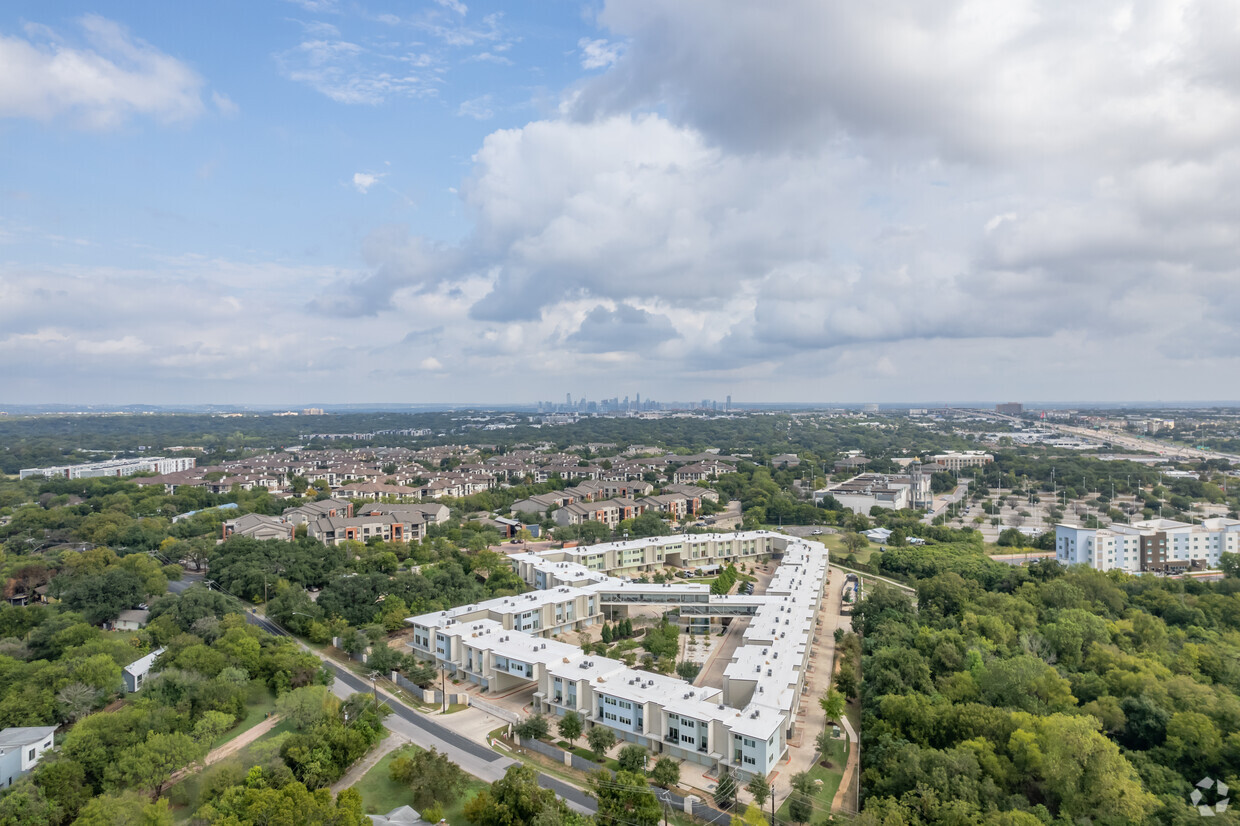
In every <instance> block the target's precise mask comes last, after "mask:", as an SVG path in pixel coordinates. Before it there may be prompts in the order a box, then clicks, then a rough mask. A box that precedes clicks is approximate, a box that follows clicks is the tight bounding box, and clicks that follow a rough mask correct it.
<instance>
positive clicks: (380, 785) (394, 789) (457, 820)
mask: <svg viewBox="0 0 1240 826" xmlns="http://www.w3.org/2000/svg"><path fill="white" fill-rule="evenodd" d="M418 751H421V749H419V748H418V747H417V746H402V747H401V748H399V749H396V750H395V751H393V752H390V753H388V754H386V755H384V756H383V759H382V760H380V761H379V762H378V763H376V764H375V765H374V767H373V768H372V769H371V770H370V771H368V772H366V774H365V775H364V776H363V777H362V779H361V780H359V781H358V782H357V783H356V784H354V786H353V788H355V789H357V791H358V793H359V794H361V796H362V810H363V811H364V812H366V813H368V814H385V813H387V812H390V811H392V810H393V809H395V808H396V807H397V806H406V805H408V806H413V796H412V794H410V792H409V787H407V786H405V785H403V784H401V783H396V782H394V781H393V780H392V778H390V777H388V771H390V769H391V765H392V761H393V760H395V759H396V758H397V757H400V756H402V755H403V756H410V755H412V754H415V753H416V752H418ZM486 788H490V784H489V783H484V782H483V781H481V780H478V779H477V778H471V780H470V783H469V785H467V786H466V787H465V788H464V789H463V790H462V791H461V792H460V793H459V794H458V795H457V796H456V799H455V800H453V801H452V802H451V803H449V804H448V805H447V806H445V807H444V817H445V818H446V819H447V821H448V823H449V824H451V826H469V821H467V820H466V819H465V815H464V811H465V804H466V803H468V802H469V801H470V800H472V799H473V798H474V796H475V795H477V794H478V792H480V791H481V790H483V789H486ZM415 808H416V807H415Z"/></svg>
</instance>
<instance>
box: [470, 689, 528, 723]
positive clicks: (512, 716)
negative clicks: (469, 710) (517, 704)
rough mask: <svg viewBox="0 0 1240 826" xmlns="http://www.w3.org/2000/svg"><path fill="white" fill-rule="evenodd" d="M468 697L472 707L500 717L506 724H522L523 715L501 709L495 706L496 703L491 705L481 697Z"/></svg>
mask: <svg viewBox="0 0 1240 826" xmlns="http://www.w3.org/2000/svg"><path fill="white" fill-rule="evenodd" d="M466 696H467V697H468V698H469V704H470V705H471V706H473V707H474V708H477V709H481V710H482V711H485V712H486V713H487V714H490V715H491V716H492V717H498V718H499V719H501V720H503V721H504V722H505V723H513V724H514V725H515V724H516V723H519V722H521V715H520V714H517V713H516V712H515V711H512V710H511V709H507V708H501V707H500V706H497V705H495V703H489V702H487V701H486V700H484V699H482V698H481V697H475V696H473V695H472V694H467V695H466Z"/></svg>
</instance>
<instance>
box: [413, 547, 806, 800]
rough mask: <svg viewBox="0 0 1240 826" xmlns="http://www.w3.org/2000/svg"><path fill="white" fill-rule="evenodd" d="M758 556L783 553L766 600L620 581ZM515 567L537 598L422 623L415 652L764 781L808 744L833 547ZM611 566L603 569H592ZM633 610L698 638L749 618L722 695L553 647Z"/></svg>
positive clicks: (556, 557)
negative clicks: (669, 565) (802, 731)
mask: <svg viewBox="0 0 1240 826" xmlns="http://www.w3.org/2000/svg"><path fill="white" fill-rule="evenodd" d="M757 550H760V551H762V552H764V553H776V554H782V563H781V565H780V567H779V568H778V569H777V571H776V573H775V575H774V577H773V578H772V580H771V582H770V584H769V586H768V588H767V592H766V593H765V594H763V595H760V596H714V595H712V594H710V591H709V588H708V587H707V586H705V585H695V584H671V583H665V584H645V583H638V582H631V581H626V580H623V579H618V578H616V577H615V576H612V574H617V573H622V572H624V571H626V570H629V569H630V568H632V567H633V564H634V563H635V562H636V560H639V559H640V560H646V559H657V560H658V561H660V562H666V561H668V560H671V559H677V560H679V559H681V558H683V557H684V556H685V554H686V553H689V554H693V553H696V552H706V553H707V554H708V555H707V556H701V557H696V558H699V559H721V560H722V559H728V558H730V557H731V556H744V555H747V554H748V553H750V552H753V551H757ZM599 554H601V557H599ZM596 557H598V558H597V559H596ZM690 558H694V557H690ZM513 559H514V562H515V563H516V565H517V570H518V573H519V574H520V575H521V577H522V578H523V579H524V580H525V581H526V582H528V583H529V584H530V585H532V586H534V587H535V588H538V589H539V590H537V591H534V592H532V593H528V594H522V595H519V596H516V597H503V598H497V599H492V600H488V601H486V602H484V603H480V604H476V605H464V606H460V607H458V608H453V609H451V610H448V611H439V612H434V613H431V614H425V615H422V616H418V617H410V618H409V619H408V620H406V622H407V623H409V624H410V625H411V626H412V628H413V641H412V642H411V643H410V644H409V645H410V648H411V650H412V651H413V653H414V654H415V655H417V656H419V657H422V658H425V659H430V660H433V661H435V662H436V663H437V664H439V665H440V666H443V667H444V668H446V669H448V670H449V671H451V672H452V673H454V674H456V675H457V676H458V677H460V678H462V679H467V680H469V681H471V682H474V683H476V684H478V685H480V686H482V687H483V688H484V689H486V690H488V691H495V692H503V691H508V690H510V689H513V688H518V687H520V686H524V685H532V686H533V687H534V694H533V704H534V708H535V710H538V711H550V712H552V713H554V714H557V715H562V714H565V713H567V712H568V711H570V710H575V711H578V712H580V713H581V714H582V715H583V717H584V718H585V719H586V721H587V724H588V725H591V726H596V725H603V726H607V727H609V728H611V729H612V730H613V731H615V733H616V734H617V736H618V737H620V738H622V739H624V740H627V741H630V742H634V743H638V744H639V745H642V746H644V747H646V748H648V749H650V750H651V751H652V752H653V753H655V754H658V755H665V754H666V755H670V756H672V757H675V758H678V759H683V760H689V761H693V762H696V763H700V764H703V765H706V766H711V767H713V768H715V769H717V770H718V769H725V768H726V769H730V770H732V771H735V772H737V773H738V774H739V775H740V776H741V777H742V778H744V777H749V776H754V775H758V776H763V777H765V776H766V775H768V774H769V773H770V772H771V771H772V770H773V769H774V768H775V766H776V763H777V762H778V760H779V759H780V757H782V756H783V754H784V753H785V752H786V750H787V743H788V738H789V737H792V736H795V734H796V726H797V722H796V719H797V712H798V710H799V708H800V703H801V699H802V694H803V690H804V686H805V670H806V665H807V664H808V662H809V657H810V653H811V649H812V644H813V638H814V629H815V623H816V620H817V612H818V609H819V607H820V604H821V599H822V594H823V589H824V586H825V584H826V576H827V552H826V549H825V548H823V547H822V546H821V545H819V544H817V543H807V542H804V541H802V540H798V539H795V538H791V537H787V536H783V535H781V534H774V533H770V532H766V531H753V532H747V533H738V534H727V535H723V534H720V535H715V536H714V537H710V538H708V537H707V536H706V535H702V536H697V535H695V536H679V537H651V538H649V539H640V540H633V541H632V542H625V543H612V544H611V545H609V546H594V547H593V548H586V549H577V548H570V549H559V550H554V551H546V552H539V553H527V554H520V555H517V556H515V557H513ZM579 560H585V561H586V563H587V564H583V563H582V562H581V561H579ZM599 560H601V564H602V565H605V566H606V568H605V569H604V568H603V567H594V565H595V564H596V563H598V562H599ZM634 606H660V607H663V606H666V607H669V608H670V607H677V608H679V610H680V614H681V616H682V618H684V619H685V620H686V621H687V622H689V623H690V624H691V627H693V624H695V623H696V624H698V625H699V627H702V626H706V627H708V626H709V623H710V622H711V620H712V618H720V617H738V616H744V617H748V618H749V620H750V622H749V626H748V627H747V629H746V630H745V632H744V634H743V644H742V645H741V646H740V647H738V648H737V650H736V652H735V653H734V655H733V657H732V661H731V662H730V663H729V664H728V665H727V667H726V669H725V672H724V682H723V687H722V688H714V687H703V686H694V685H692V684H691V683H688V682H686V681H684V680H680V679H677V678H674V677H668V676H664V675H661V674H654V673H651V672H648V671H640V670H636V669H633V668H630V667H628V666H626V665H625V664H624V663H622V662H620V661H618V660H612V659H609V658H606V657H598V656H593V655H586V654H583V653H582V652H581V650H580V649H579V648H578V647H577V646H574V645H570V644H568V643H565V642H562V641H559V640H555V639H548V638H547V637H549V636H551V635H555V634H562V633H563V632H565V631H569V630H575V629H579V628H583V627H586V626H588V625H591V624H593V623H595V622H598V621H600V620H601V619H602V617H603V616H604V613H605V612H608V613H611V614H613V615H617V614H619V615H622V614H624V613H627V612H628V611H629V610H630V609H631V608H632V607H634Z"/></svg>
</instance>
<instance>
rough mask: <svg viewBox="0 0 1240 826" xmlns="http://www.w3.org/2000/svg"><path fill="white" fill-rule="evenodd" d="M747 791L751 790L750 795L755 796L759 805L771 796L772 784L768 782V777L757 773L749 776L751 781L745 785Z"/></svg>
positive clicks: (755, 800) (755, 801)
mask: <svg viewBox="0 0 1240 826" xmlns="http://www.w3.org/2000/svg"><path fill="white" fill-rule="evenodd" d="M745 791H747V792H749V796H750V797H752V798H753V802H754V803H756V804H758V806H759V807H761V806H762V804H763V803H765V802H766V799H767V798H768V797H770V794H771V786H770V784H768V783H767V782H766V778H765V777H762V776H761V775H757V774H755V775H754V776H753V777H751V778H749V783H748V784H746V786H745Z"/></svg>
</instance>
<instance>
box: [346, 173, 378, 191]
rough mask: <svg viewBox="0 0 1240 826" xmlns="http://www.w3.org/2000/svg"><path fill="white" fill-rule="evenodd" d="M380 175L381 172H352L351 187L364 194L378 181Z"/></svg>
mask: <svg viewBox="0 0 1240 826" xmlns="http://www.w3.org/2000/svg"><path fill="white" fill-rule="evenodd" d="M382 177H383V175H381V174H378V175H377V174H375V173H373V172H354V173H353V187H354V188H355V189H356V190H357V191H358V192H360V193H362V194H363V195H365V194H366V193H367V192H369V191H370V188H371V187H372V186H374V185H375V184H376V183H378V181H379V179H380V178H382Z"/></svg>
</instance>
